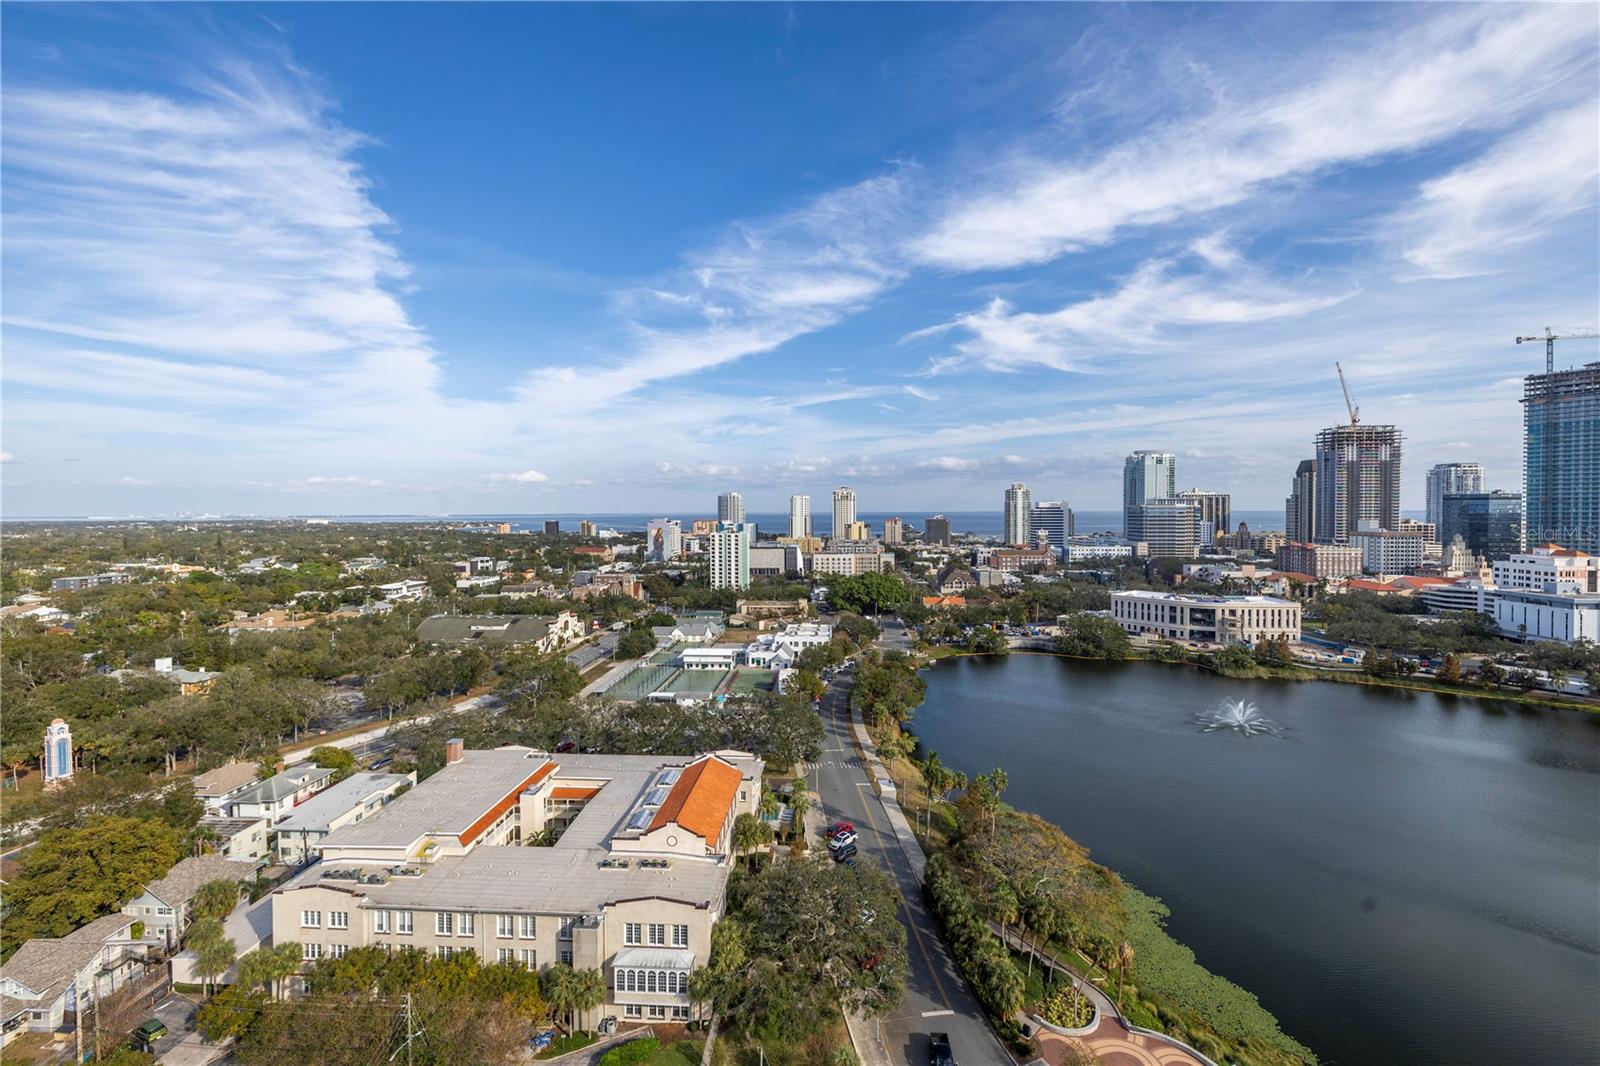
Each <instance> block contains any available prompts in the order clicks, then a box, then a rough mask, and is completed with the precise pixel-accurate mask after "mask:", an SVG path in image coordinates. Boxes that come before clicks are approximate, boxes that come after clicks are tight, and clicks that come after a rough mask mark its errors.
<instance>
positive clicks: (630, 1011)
mask: <svg viewBox="0 0 1600 1066" xmlns="http://www.w3.org/2000/svg"><path fill="white" fill-rule="evenodd" d="M622 1016H623V1017H624V1018H643V1017H644V1008H643V1007H641V1006H639V1004H637V1003H624V1004H623V1005H622Z"/></svg>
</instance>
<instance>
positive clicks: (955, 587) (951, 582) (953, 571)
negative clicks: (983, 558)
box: [933, 564, 978, 596]
mask: <svg viewBox="0 0 1600 1066" xmlns="http://www.w3.org/2000/svg"><path fill="white" fill-rule="evenodd" d="M933 587H934V591H936V592H938V593H939V595H941V596H949V595H951V594H955V595H960V594H962V593H965V592H971V591H972V590H973V589H975V588H977V587H978V576H977V575H976V574H974V573H973V572H972V571H971V570H969V569H968V568H967V567H964V566H956V565H954V564H952V565H950V566H947V567H945V568H944V569H943V570H941V571H940V572H939V576H938V577H937V578H935V579H934V583H933Z"/></svg>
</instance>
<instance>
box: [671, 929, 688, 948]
mask: <svg viewBox="0 0 1600 1066" xmlns="http://www.w3.org/2000/svg"><path fill="white" fill-rule="evenodd" d="M672 946H673V947H675V948H686V947H688V946H689V927H688V926H687V925H675V926H673V927H672Z"/></svg>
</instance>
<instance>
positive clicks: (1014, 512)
mask: <svg viewBox="0 0 1600 1066" xmlns="http://www.w3.org/2000/svg"><path fill="white" fill-rule="evenodd" d="M1032 519H1033V493H1031V492H1029V491H1028V486H1026V485H1024V484H1023V483H1022V482H1020V481H1013V482H1012V483H1011V487H1010V488H1009V489H1006V509H1005V521H1004V524H1003V525H1002V526H1001V532H1002V537H1001V539H1002V540H1004V541H1005V542H1006V543H1007V544H1020V545H1024V546H1026V545H1027V543H1028V540H1029V536H1028V535H1029V533H1030V532H1031V529H1030V528H1029V526H1030V523H1031V522H1032Z"/></svg>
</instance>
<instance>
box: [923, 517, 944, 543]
mask: <svg viewBox="0 0 1600 1066" xmlns="http://www.w3.org/2000/svg"><path fill="white" fill-rule="evenodd" d="M922 543H924V544H949V543H950V519H948V518H946V517H945V516H944V515H942V514H936V515H929V516H928V517H927V518H926V519H924V520H923V523H922Z"/></svg>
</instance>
